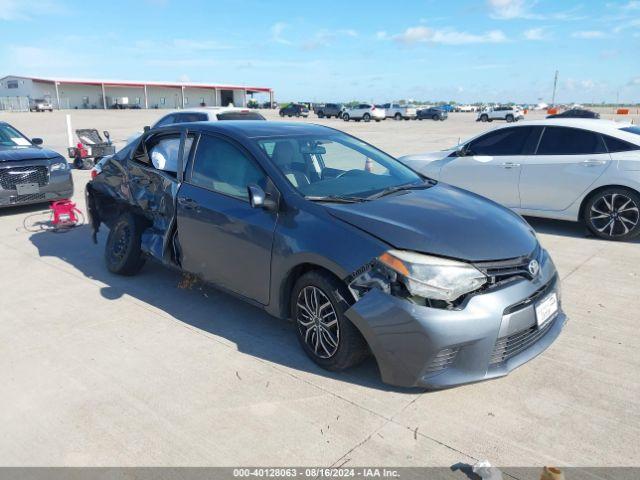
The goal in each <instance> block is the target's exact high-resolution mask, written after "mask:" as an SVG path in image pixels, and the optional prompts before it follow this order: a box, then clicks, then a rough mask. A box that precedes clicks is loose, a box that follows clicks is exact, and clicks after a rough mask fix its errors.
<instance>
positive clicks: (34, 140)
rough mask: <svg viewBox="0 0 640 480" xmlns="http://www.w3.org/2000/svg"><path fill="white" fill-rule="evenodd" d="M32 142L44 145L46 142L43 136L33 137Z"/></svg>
mask: <svg viewBox="0 0 640 480" xmlns="http://www.w3.org/2000/svg"><path fill="white" fill-rule="evenodd" d="M31 143H33V144H34V145H42V144H43V143H44V142H43V141H42V139H41V138H32V139H31Z"/></svg>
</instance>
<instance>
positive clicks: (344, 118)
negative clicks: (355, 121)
mask: <svg viewBox="0 0 640 480" xmlns="http://www.w3.org/2000/svg"><path fill="white" fill-rule="evenodd" d="M342 120H344V121H345V122H348V121H349V114H348V113H343V114H342Z"/></svg>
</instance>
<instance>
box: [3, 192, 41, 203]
mask: <svg viewBox="0 0 640 480" xmlns="http://www.w3.org/2000/svg"><path fill="white" fill-rule="evenodd" d="M44 199H45V195H44V193H32V194H29V195H16V196H14V197H10V198H9V203H11V204H18V203H26V202H34V201H36V200H44Z"/></svg>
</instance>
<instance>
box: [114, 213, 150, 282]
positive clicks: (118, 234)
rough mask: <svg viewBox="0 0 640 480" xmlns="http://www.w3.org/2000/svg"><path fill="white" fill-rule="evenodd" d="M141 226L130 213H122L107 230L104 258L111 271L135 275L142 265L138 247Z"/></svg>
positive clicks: (142, 261)
mask: <svg viewBox="0 0 640 480" xmlns="http://www.w3.org/2000/svg"><path fill="white" fill-rule="evenodd" d="M141 235H142V228H141V225H140V221H139V220H138V219H137V217H135V216H134V215H133V214H132V213H129V212H126V213H123V214H122V215H121V216H120V217H119V218H118V219H117V220H116V223H115V224H114V225H113V227H111V230H109V236H108V237H107V244H106V245H105V248H104V259H105V263H106V264H107V268H108V269H109V271H110V272H111V273H116V274H118V275H127V276H131V275H135V274H136V273H138V272H139V271H140V269H141V268H142V266H143V265H144V260H145V259H144V256H143V255H142V250H141V249H140V237H141Z"/></svg>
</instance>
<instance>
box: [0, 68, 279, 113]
mask: <svg viewBox="0 0 640 480" xmlns="http://www.w3.org/2000/svg"><path fill="white" fill-rule="evenodd" d="M255 93H262V94H266V95H268V97H269V100H270V101H271V102H273V100H274V98H273V90H272V89H271V88H269V87H248V86H239V85H217V84H205V83H192V82H132V81H115V80H85V79H71V78H36V77H20V76H6V77H3V78H1V79H0V110H28V108H29V102H30V101H33V100H37V99H45V100H48V101H49V102H51V104H52V105H53V106H54V108H58V109H78V108H83V109H84V108H86V109H92V108H117V107H118V106H121V107H128V108H131V107H134V108H170V109H176V108H193V107H198V106H202V105H204V106H227V105H229V104H230V103H233V105H235V106H237V107H243V106H246V105H247V97H248V96H251V95H253V94H255Z"/></svg>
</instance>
